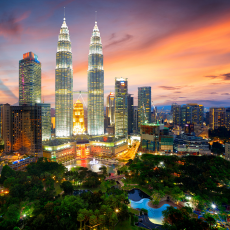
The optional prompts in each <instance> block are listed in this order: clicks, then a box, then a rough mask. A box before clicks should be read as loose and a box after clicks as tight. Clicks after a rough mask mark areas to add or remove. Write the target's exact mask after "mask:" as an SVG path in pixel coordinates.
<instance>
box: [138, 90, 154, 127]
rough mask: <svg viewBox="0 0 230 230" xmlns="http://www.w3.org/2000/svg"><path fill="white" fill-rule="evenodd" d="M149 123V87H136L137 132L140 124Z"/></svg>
mask: <svg viewBox="0 0 230 230" xmlns="http://www.w3.org/2000/svg"><path fill="white" fill-rule="evenodd" d="M145 122H147V123H150V122H151V87H150V86H146V87H138V130H140V127H141V124H143V123H145Z"/></svg>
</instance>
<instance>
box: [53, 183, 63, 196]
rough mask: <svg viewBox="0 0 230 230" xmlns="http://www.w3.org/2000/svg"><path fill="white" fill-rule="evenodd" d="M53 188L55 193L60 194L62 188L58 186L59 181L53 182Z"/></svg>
mask: <svg viewBox="0 0 230 230" xmlns="http://www.w3.org/2000/svg"><path fill="white" fill-rule="evenodd" d="M54 188H55V191H56V195H58V194H60V193H61V192H62V191H63V190H62V189H61V188H60V184H59V183H54Z"/></svg>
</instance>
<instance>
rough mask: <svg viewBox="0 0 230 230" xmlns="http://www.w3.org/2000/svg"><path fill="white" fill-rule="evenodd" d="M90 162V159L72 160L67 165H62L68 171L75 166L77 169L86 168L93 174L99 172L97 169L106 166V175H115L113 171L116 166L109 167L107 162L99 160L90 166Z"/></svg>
mask: <svg viewBox="0 0 230 230" xmlns="http://www.w3.org/2000/svg"><path fill="white" fill-rule="evenodd" d="M91 161H92V159H79V160H72V161H70V162H68V163H65V164H64V165H65V167H66V168H68V170H70V169H71V168H73V167H76V166H77V167H86V168H88V169H90V170H92V171H93V172H100V170H99V168H100V167H102V166H106V167H107V172H108V173H115V171H114V169H115V166H116V165H109V164H108V163H107V162H105V161H101V160H97V164H90V162H91Z"/></svg>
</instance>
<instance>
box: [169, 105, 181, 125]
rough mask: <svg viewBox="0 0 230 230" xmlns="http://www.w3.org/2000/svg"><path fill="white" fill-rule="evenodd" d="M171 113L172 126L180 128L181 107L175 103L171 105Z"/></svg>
mask: <svg viewBox="0 0 230 230" xmlns="http://www.w3.org/2000/svg"><path fill="white" fill-rule="evenodd" d="M171 113H172V116H173V124H174V126H180V125H181V106H180V105H178V104H177V103H174V104H172V106H171Z"/></svg>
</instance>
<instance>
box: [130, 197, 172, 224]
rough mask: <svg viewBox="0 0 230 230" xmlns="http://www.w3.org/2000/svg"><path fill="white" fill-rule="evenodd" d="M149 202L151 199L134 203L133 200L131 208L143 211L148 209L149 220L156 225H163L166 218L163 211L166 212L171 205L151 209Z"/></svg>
mask: <svg viewBox="0 0 230 230" xmlns="http://www.w3.org/2000/svg"><path fill="white" fill-rule="evenodd" d="M149 201H150V199H148V198H144V199H142V200H140V201H132V200H131V207H132V208H138V209H142V208H144V209H147V210H148V217H149V220H150V221H151V222H152V223H154V224H162V222H163V218H164V217H163V214H162V211H164V210H166V209H167V207H168V206H170V205H168V204H164V205H163V206H161V207H160V208H151V207H149V206H148V202H149Z"/></svg>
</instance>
